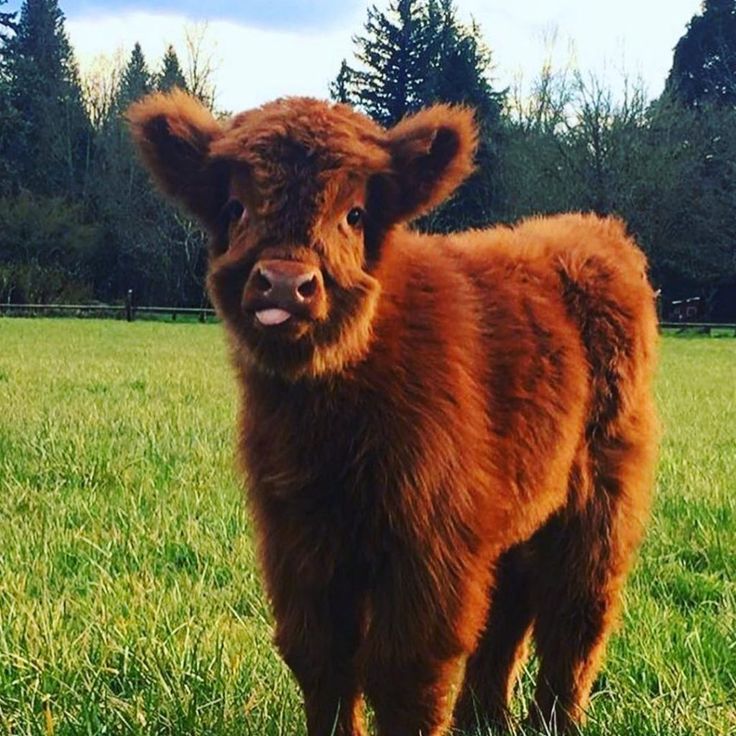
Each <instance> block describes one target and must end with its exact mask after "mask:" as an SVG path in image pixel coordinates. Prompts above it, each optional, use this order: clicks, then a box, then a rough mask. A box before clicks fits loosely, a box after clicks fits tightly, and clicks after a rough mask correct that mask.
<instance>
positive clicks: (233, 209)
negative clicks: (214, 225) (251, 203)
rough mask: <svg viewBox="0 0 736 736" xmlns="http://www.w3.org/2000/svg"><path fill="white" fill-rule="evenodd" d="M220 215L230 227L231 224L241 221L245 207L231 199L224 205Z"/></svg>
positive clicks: (244, 213)
mask: <svg viewBox="0 0 736 736" xmlns="http://www.w3.org/2000/svg"><path fill="white" fill-rule="evenodd" d="M222 215H223V219H224V220H225V222H226V223H227V224H228V225H231V224H232V223H234V222H238V220H242V219H243V218H244V217H245V215H246V211H245V206H244V205H243V203H242V202H240V201H239V200H237V199H231V200H230V201H229V202H228V203H227V204H226V205H225V209H224V210H223V213H222Z"/></svg>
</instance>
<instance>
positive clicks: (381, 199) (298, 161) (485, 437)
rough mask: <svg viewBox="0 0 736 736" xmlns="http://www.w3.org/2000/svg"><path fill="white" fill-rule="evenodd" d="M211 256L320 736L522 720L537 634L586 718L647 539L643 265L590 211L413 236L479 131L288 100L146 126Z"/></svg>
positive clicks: (539, 646)
mask: <svg viewBox="0 0 736 736" xmlns="http://www.w3.org/2000/svg"><path fill="white" fill-rule="evenodd" d="M129 116H130V122H131V126H132V130H133V134H134V136H135V138H136V140H137V142H138V144H139V146H140V148H141V150H142V153H143V156H144V159H145V161H146V163H147V165H148V167H149V168H150V169H151V171H152V172H153V174H154V176H155V177H156V179H157V181H158V183H159V185H160V186H161V188H162V189H163V190H164V191H165V192H166V193H168V194H169V195H170V196H172V197H174V198H175V199H177V200H179V201H180V202H181V203H183V205H184V206H185V207H187V208H188V209H189V210H190V211H191V212H193V213H194V214H195V215H197V216H198V217H199V218H200V220H201V221H202V223H203V224H204V225H205V227H206V228H207V229H208V231H209V232H210V234H211V246H210V269H209V270H210V272H209V290H210V294H211V295H212V299H213V301H214V303H215V304H216V305H217V309H218V311H219V313H220V315H221V316H222V318H223V320H224V323H225V326H226V328H227V330H228V333H229V335H230V338H231V343H232V358H233V363H234V365H235V369H236V371H237V375H238V379H239V382H240V385H241V388H242V406H241V415H240V432H239V443H238V444H239V451H240V457H241V460H242V464H243V466H244V469H245V471H246V473H247V477H248V484H247V486H248V497H249V501H250V507H251V509H252V513H253V515H254V517H255V521H256V529H257V532H258V547H259V551H260V561H261V565H262V568H263V573H264V576H265V580H266V586H267V590H268V594H269V597H270V600H271V603H272V606H273V611H274V615H275V619H276V644H277V646H278V648H279V650H280V651H281V654H282V655H283V657H284V659H285V660H286V662H287V663H288V665H289V667H290V668H291V669H292V670H293V672H294V675H295V677H296V679H297V680H298V682H299V685H300V686H301V689H302V691H303V694H304V702H305V708H306V717H307V724H308V731H309V734H310V735H311V736H327V735H328V734H332V733H334V734H337V735H338V736H347V735H350V736H358V735H359V734H363V733H364V726H363V722H362V699H363V694H365V696H366V697H367V699H368V700H369V701H370V703H371V705H372V706H373V708H374V711H375V717H376V723H377V728H378V732H379V733H380V734H384V735H385V736H418V735H419V734H422V735H423V736H432V735H436V734H443V733H446V732H447V730H448V728H449V726H450V724H451V723H452V722H453V711H454V718H455V723H456V725H457V726H459V727H472V726H473V725H474V724H475V723H476V722H483V721H488V722H491V723H494V724H507V722H508V710H507V708H508V701H509V697H510V695H511V691H512V687H513V684H514V678H515V673H516V672H517V670H518V666H519V664H520V662H521V659H522V656H523V652H524V649H525V642H526V639H527V636H528V634H530V633H531V634H532V635H533V639H534V642H535V644H536V651H537V654H538V655H539V658H540V672H539V679H538V685H537V690H536V695H535V704H534V706H533V707H532V709H531V712H530V717H531V719H532V720H533V721H535V722H537V723H544V724H548V723H550V722H552V721H556V725H557V727H558V728H560V729H566V728H568V727H569V726H570V725H571V724H572V723H575V722H578V721H579V720H580V719H581V718H582V716H583V715H584V709H585V707H586V702H587V698H588V695H589V692H590V689H591V684H592V682H593V678H594V676H595V674H596V671H597V670H598V667H599V664H600V660H601V655H602V653H603V648H604V645H605V641H606V637H607V636H608V633H609V631H610V629H611V626H612V624H613V621H614V617H615V611H616V607H617V602H618V598H619V591H620V589H621V586H622V583H623V581H624V578H625V576H626V572H627V570H628V568H629V565H630V562H631V559H632V555H633V553H634V550H635V548H636V546H637V544H638V542H639V540H640V538H641V535H642V529H643V525H644V521H645V518H646V515H647V508H648V505H649V495H650V488H651V485H652V468H653V465H654V460H655V444H656V443H655V435H656V421H655V416H654V409H653V405H652V393H651V380H652V371H653V366H654V362H655V346H656V320H655V312H654V300H653V294H652V290H651V288H650V286H649V284H648V282H647V278H646V263H645V259H644V257H643V255H642V253H641V252H640V251H639V250H638V249H637V247H636V246H635V245H634V243H633V242H632V241H631V239H630V238H629V237H627V235H626V233H625V230H624V226H623V225H622V223H621V222H619V221H618V220H615V219H612V218H609V219H600V218H597V217H594V216H587V215H565V216H559V217H552V218H539V219H531V220H528V221H526V222H523V223H521V224H520V225H518V226H517V227H515V228H513V229H511V228H505V227H503V228H495V229H491V230H485V231H477V232H468V233H464V234H461V235H448V236H441V235H436V236H429V235H420V234H418V233H416V232H413V231H412V230H411V229H409V228H408V227H407V224H406V223H407V222H408V221H410V220H412V219H413V218H415V217H417V216H418V215H421V214H423V213H425V212H427V211H429V210H430V209H431V208H432V207H434V206H435V205H437V204H438V203H439V202H441V201H442V200H443V199H445V198H446V197H447V196H448V195H449V194H450V193H451V192H452V191H453V190H454V189H455V188H456V187H457V186H458V184H460V182H461V181H462V180H463V179H464V178H465V177H467V176H468V174H469V173H470V172H471V170H472V168H473V164H472V159H473V154H474V150H475V145H476V130H475V126H474V123H473V116H472V114H471V112H469V111H467V110H465V109H460V108H452V107H446V106H436V107H433V108H430V109H428V110H425V111H423V112H420V113H419V114H417V115H415V116H413V117H410V118H408V119H406V120H404V121H402V122H401V123H400V124H399V125H397V126H396V127H394V128H392V129H390V130H384V129H383V128H381V127H379V126H378V125H376V124H375V123H373V122H372V121H370V120H369V119H368V118H366V117H365V116H363V115H360V114H358V113H357V112H354V111H353V110H351V109H350V108H348V107H346V106H343V105H330V104H326V103H323V102H319V101H316V100H311V99H301V98H294V99H285V100H279V101H277V102H273V103H270V104H268V105H264V106H263V107H261V108H259V109H257V110H251V111H249V112H245V113H242V114H240V115H237V116H235V117H234V118H232V119H231V120H229V121H226V122H220V121H217V120H215V119H214V118H213V117H212V116H211V115H210V113H209V112H208V111H207V110H205V109H204V108H202V107H201V106H200V105H199V104H198V103H196V102H195V101H194V100H192V99H191V98H188V97H187V96H185V95H184V94H182V93H178V92H175V93H172V94H170V95H154V96H152V97H149V98H147V99H146V100H144V101H142V102H140V103H138V104H137V105H135V106H134V107H133V108H132V109H131V110H130V113H129Z"/></svg>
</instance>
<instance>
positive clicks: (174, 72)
mask: <svg viewBox="0 0 736 736" xmlns="http://www.w3.org/2000/svg"><path fill="white" fill-rule="evenodd" d="M174 87H178V88H179V89H183V90H186V88H187V83H186V80H185V79H184V72H182V70H181V64H179V57H178V56H177V55H176V51H175V50H174V47H173V46H171V45H169V47H168V48H167V49H166V53H165V54H164V58H163V61H162V63H161V73H160V74H159V75H158V77H157V79H156V88H157V89H158V90H159V91H161V92H168V91H169V90H171V89H173V88H174Z"/></svg>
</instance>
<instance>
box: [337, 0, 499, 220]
mask: <svg viewBox="0 0 736 736" xmlns="http://www.w3.org/2000/svg"><path fill="white" fill-rule="evenodd" d="M354 41H355V44H356V46H357V50H356V58H357V61H358V62H359V65H358V66H356V67H355V68H353V67H351V66H350V65H349V64H348V63H347V62H346V61H343V62H342V64H341V66H340V71H339V73H338V75H337V78H336V79H335V81H334V82H333V83H332V84H331V85H330V94H331V95H332V97H333V98H334V99H337V100H339V101H341V102H347V103H350V104H353V105H355V106H356V107H359V108H361V109H362V110H364V111H365V112H366V113H368V114H369V115H370V116H371V117H372V118H374V119H375V120H376V121H378V122H379V123H381V124H382V125H384V126H391V125H394V124H395V123H397V122H398V121H399V120H400V119H401V118H402V117H404V116H406V115H408V114H411V113H413V112H416V111H417V110H419V109H420V108H422V107H425V106H427V105H431V104H433V103H436V102H446V103H451V104H461V105H468V106H470V107H473V108H474V109H475V111H476V120H477V123H478V126H479V133H480V135H479V148H478V154H477V157H476V163H477V173H476V174H475V175H474V176H473V177H471V179H470V180H469V181H468V182H466V183H465V184H464V185H463V186H462V187H461V189H460V191H459V192H458V194H457V195H456V196H455V197H454V198H453V199H452V200H451V201H450V202H448V203H447V204H445V205H444V206H443V207H441V208H440V209H438V210H437V211H435V212H433V213H432V214H431V215H430V216H428V217H426V218H424V220H422V221H421V222H420V227H422V228H426V229H432V230H441V231H447V230H455V229H463V228H467V227H479V226H482V225H485V224H488V223H489V222H491V221H492V220H493V219H495V218H496V216H497V214H498V212H499V210H500V203H501V201H502V196H501V187H500V182H499V180H498V176H497V168H498V167H497V166H496V162H497V146H498V141H499V138H500V129H501V110H502V105H503V99H504V95H503V94H502V93H498V92H495V91H494V90H493V87H492V85H491V82H490V79H489V70H490V68H491V54H490V51H489V50H488V49H487V48H486V46H485V45H484V43H483V41H482V38H481V32H480V28H479V27H478V26H477V25H476V24H475V23H473V24H472V25H471V26H470V27H466V26H464V25H463V24H462V23H460V22H459V20H458V18H457V12H456V9H455V6H454V4H453V2H452V0H428V1H427V2H419V1H418V0H402V1H401V2H396V3H393V4H391V5H389V7H388V9H387V11H386V12H385V13H381V12H379V11H378V9H377V8H376V7H375V6H373V7H371V8H369V9H368V20H367V22H366V24H365V33H364V35H362V36H358V37H356V38H355V39H354Z"/></svg>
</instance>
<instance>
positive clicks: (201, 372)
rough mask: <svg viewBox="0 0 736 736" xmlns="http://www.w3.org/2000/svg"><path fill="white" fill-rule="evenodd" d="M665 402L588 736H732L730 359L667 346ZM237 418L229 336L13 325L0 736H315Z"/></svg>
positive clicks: (1, 442)
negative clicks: (263, 581) (236, 448)
mask: <svg viewBox="0 0 736 736" xmlns="http://www.w3.org/2000/svg"><path fill="white" fill-rule="evenodd" d="M658 396H659V403H660V407H661V414H662V419H663V422H664V425H665V430H666V431H665V437H664V442H663V453H662V459H661V463H660V472H659V482H658V494H657V502H656V504H655V508H654V513H653V519H652V524H651V526H650V529H649V534H648V537H647V541H646V544H645V545H644V548H643V549H642V552H641V555H640V561H639V564H638V566H637V569H636V572H635V574H634V575H633V577H632V579H631V581H630V584H629V586H628V589H627V593H626V606H625V615H624V617H623V621H622V625H621V628H620V630H619V632H618V633H617V635H616V636H615V638H614V639H613V641H612V642H611V646H610V648H609V653H608V657H607V660H606V666H605V669H604V672H603V673H602V675H601V677H600V678H599V680H598V682H597V685H596V694H595V696H594V700H593V708H592V713H591V720H590V723H589V725H588V727H587V728H586V729H585V733H586V734H590V735H591V736H592V735H594V734H640V735H642V736H645V735H646V736H649V735H652V736H653V735H654V734H658V735H661V736H685V735H686V734H697V735H698V736H700V735H702V736H706V735H707V736H711V735H712V734H727V733H734V731H735V730H736V718H735V716H734V703H736V582H735V581H736V340H734V339H712V338H711V339H709V338H703V337H688V338H686V339H678V338H676V337H668V338H666V339H665V340H664V341H663V357H662V361H661V369H660V378H659V383H658ZM234 414H235V386H234V383H233V379H232V378H231V373H230V370H229V367H228V364H227V359H226V351H225V346H224V340H223V337H222V334H221V329H220V327H219V326H217V325H199V324H157V323H153V322H148V323H138V322H136V323H133V324H126V323H122V322H113V321H75V320H40V319H39V320H24V319H17V320H8V319H4V320H0V734H3V733H6V734H50V733H52V732H53V733H55V734H75V735H76V734H118V733H125V734H129V733H131V734H132V733H134V734H202V735H204V734H207V736H224V735H225V734H239V735H242V734H254V735H255V734H259V735H260V734H264V735H266V736H267V735H269V734H281V733H290V734H293V733H303V730H304V729H303V725H302V716H301V711H300V705H299V696H298V693H297V691H296V688H295V687H294V685H293V683H292V681H291V679H290V677H289V675H288V673H287V671H286V669H285V667H284V666H283V665H282V664H281V662H280V661H279V659H278V657H277V656H276V654H275V652H274V650H273V648H272V646H271V643H270V637H271V620H270V616H269V613H268V610H267V607H266V605H265V603H264V599H263V595H262V593H261V589H260V587H259V583H258V577H257V572H256V569H255V563H254V555H253V549H252V545H251V535H250V531H249V524H248V520H247V517H246V514H245V512H244V508H243V503H242V496H241V493H240V490H239V486H238V481H237V479H236V476H235V472H234V470H233V462H232V446H233V425H234ZM530 677H531V670H530V671H529V672H527V674H526V675H525V679H524V681H523V690H524V691H526V692H527V693H528V692H529V689H530Z"/></svg>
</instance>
